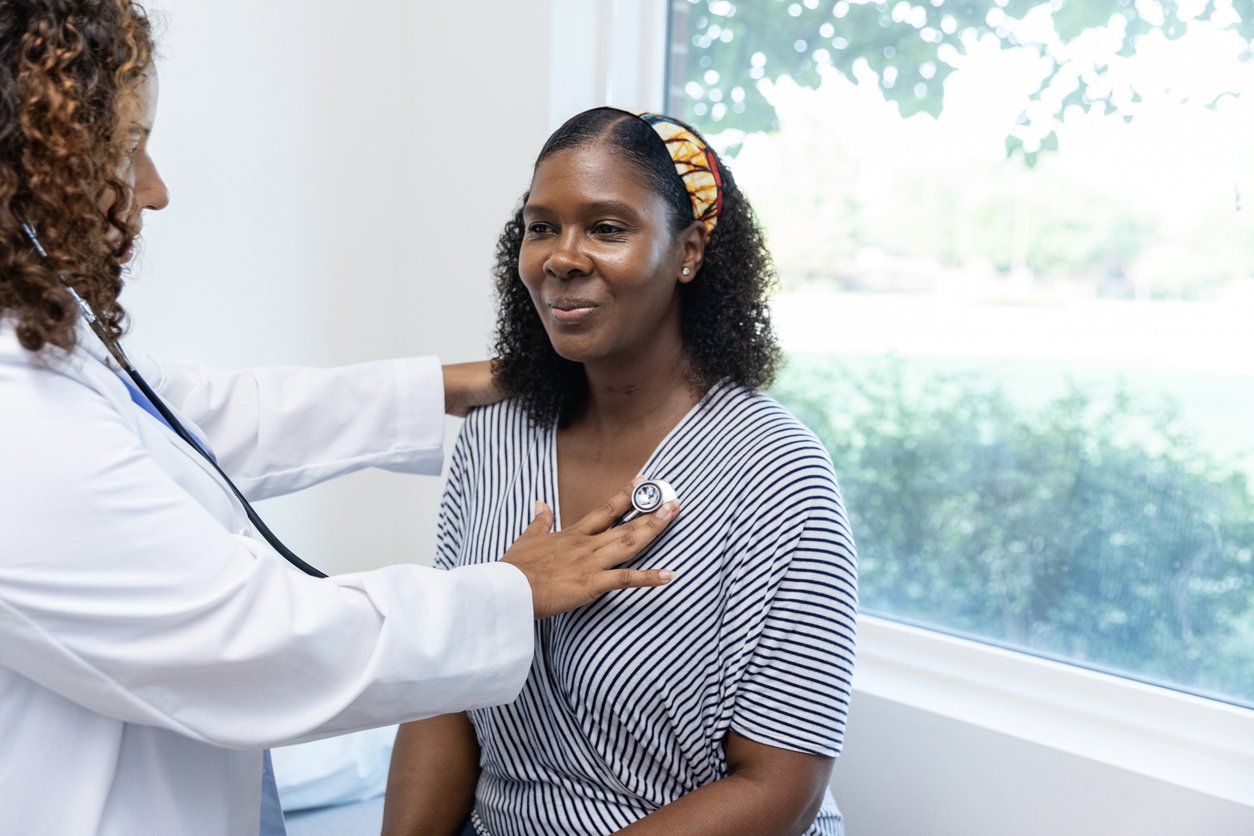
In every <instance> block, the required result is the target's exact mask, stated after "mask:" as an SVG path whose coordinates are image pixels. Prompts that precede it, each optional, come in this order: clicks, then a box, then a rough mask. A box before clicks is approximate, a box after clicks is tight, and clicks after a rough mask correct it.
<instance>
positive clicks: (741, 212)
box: [493, 107, 780, 425]
mask: <svg viewBox="0 0 1254 836" xmlns="http://www.w3.org/2000/svg"><path fill="white" fill-rule="evenodd" d="M667 118H670V117H667ZM673 121H676V122H678V120H673ZM680 124H683V123H680ZM685 127H687V126H686V125H685ZM689 130H692V129H691V128H689ZM693 133H694V134H695V133H697V132H696V131H695V130H693ZM698 136H699V134H698ZM595 144H604V145H606V146H608V147H609V148H611V149H612V150H613V151H614V152H616V153H618V154H620V155H621V157H622V160H623V163H624V164H625V165H631V166H634V167H635V169H636V170H637V171H638V172H639V173H640V174H641V175H642V176H643V178H644V182H646V183H648V184H649V185H650V186H651V187H652V189H653V190H654V192H655V193H657V194H658V195H660V196H661V197H662V198H663V199H664V200H665V201H666V204H667V206H668V207H669V210H670V211H669V214H670V216H671V224H672V231H674V232H676V233H678V232H681V231H682V230H684V229H686V228H687V227H688V226H689V225H690V224H691V223H692V222H693V210H692V202H691V199H690V198H689V196H688V191H687V189H686V187H685V186H684V183H683V181H682V180H680V178H679V175H678V174H676V172H675V164H674V162H673V161H672V159H671V156H670V153H669V152H668V151H667V149H666V145H665V144H664V143H663V141H662V139H661V137H659V136H658V135H657V133H656V132H655V131H654V129H653V128H652V127H651V126H650V125H649V124H648V123H647V122H645V121H644V120H643V119H641V118H639V117H638V116H636V115H634V114H631V113H627V112H626V111H622V110H618V109H616V108H609V107H601V108H595V109H593V110H588V111H585V112H583V113H580V114H578V115H577V116H574V117H572V118H571V119H570V120H568V121H567V122H566V123H565V124H564V125H562V126H561V127H560V128H558V129H557V131H556V132H554V134H553V135H552V136H550V137H549V139H548V142H546V143H545V145H544V148H543V149H541V151H540V156H539V157H538V158H537V159H536V165H537V166H538V165H539V164H540V163H541V162H543V161H544V160H545V159H547V158H548V157H549V156H551V155H552V154H554V153H556V152H558V151H562V150H565V149H568V148H581V147H587V146H590V145H595ZM716 158H717V155H716ZM716 162H717V165H718V168H719V174H720V175H721V177H722V182H723V205H722V211H721V212H720V214H719V220H718V224H717V226H716V227H715V228H714V233H713V234H712V235H711V236H710V239H709V241H708V242H707V243H706V246H705V258H704V260H703V261H702V264H701V267H700V269H699V270H698V271H697V275H696V277H695V278H694V280H693V281H691V282H689V283H687V284H682V285H680V286H679V298H680V332H681V335H682V338H683V344H684V349H685V352H686V355H687V360H688V363H689V371H690V374H691V375H692V378H693V380H692V383H693V386H694V388H695V389H697V390H698V391H700V392H702V393H704V392H705V391H706V390H708V389H709V387H710V386H712V385H714V384H715V383H717V382H719V381H722V380H730V381H732V382H734V383H738V384H740V385H742V386H746V387H748V388H751V389H760V388H763V387H765V386H767V385H769V384H770V382H771V381H772V380H773V379H774V376H775V371H776V367H777V366H778V364H779V358H780V352H779V346H778V344H777V343H776V340H775V334H774V331H773V330H772V328H771V320H770V311H769V309H768V307H767V295H768V293H769V291H770V290H771V289H772V288H773V287H774V285H775V283H776V276H775V268H774V265H773V263H772V260H771V255H770V252H769V251H768V250H767V248H766V243H765V239H764V236H763V234H762V230H761V228H760V227H759V226H758V222H757V219H756V217H755V216H754V213H753V208H752V207H751V206H750V205H749V201H748V200H747V199H746V198H745V196H744V193H743V192H741V191H740V189H739V188H738V187H737V186H736V182H735V180H734V179H733V178H732V175H731V172H730V171H728V169H727V167H726V166H725V165H724V164H723V161H722V160H721V159H716ZM526 202H527V196H526V195H523V198H522V202H521V203H520V204H519V207H518V209H517V210H516V211H515V212H514V216H513V218H511V219H510V220H509V222H508V223H506V225H505V229H504V231H503V232H502V233H501V236H500V238H499V239H498V241H497V245H496V265H495V268H494V269H493V275H494V276H495V278H496V293H497V301H498V307H497V324H496V338H495V344H494V351H495V354H496V358H497V359H496V360H495V362H494V370H495V371H496V376H497V380H498V381H499V382H500V384H501V385H502V386H503V387H504V388H505V390H506V391H507V392H508V393H509V394H510V395H512V396H513V397H515V398H517V399H519V400H520V401H521V402H522V404H523V406H524V407H525V408H526V410H527V412H528V414H529V416H530V418H531V421H532V423H533V424H537V425H549V424H552V423H553V422H555V421H557V422H559V423H565V421H566V420H568V419H569V417H570V414H571V411H572V410H573V409H575V408H577V407H579V406H580V405H582V404H583V403H584V401H585V399H586V397H587V379H586V377H585V376H584V371H583V365H582V364H580V363H575V362H572V361H570V360H566V359H564V358H563V357H561V356H560V355H558V353H557V352H556V351H555V350H554V349H553V346H552V344H551V343H550V342H549V338H548V334H547V333H546V332H545V330H544V324H543V323H542V322H541V320H540V317H539V314H538V313H537V312H536V309H535V305H534V304H533V302H532V301H531V295H530V293H528V291H527V288H526V287H525V286H524V285H523V283H522V280H521V279H520V278H519V275H518V257H519V253H520V251H521V249H522V242H523V236H524V233H525V225H524V224H523V215H522V206H523V204H525V203H526Z"/></svg>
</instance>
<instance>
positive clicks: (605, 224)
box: [592, 221, 627, 237]
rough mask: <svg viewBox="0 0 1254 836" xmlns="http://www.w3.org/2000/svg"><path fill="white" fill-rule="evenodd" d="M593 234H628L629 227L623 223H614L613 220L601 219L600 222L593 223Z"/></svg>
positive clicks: (606, 235)
mask: <svg viewBox="0 0 1254 836" xmlns="http://www.w3.org/2000/svg"><path fill="white" fill-rule="evenodd" d="M592 234H593V235H600V236H603V237H608V236H623V235H626V234H627V227H625V226H623V225H622V224H618V223H614V222H613V221H599V222H598V223H595V224H593V226H592Z"/></svg>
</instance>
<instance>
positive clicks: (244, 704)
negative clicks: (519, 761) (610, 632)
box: [0, 0, 677, 836]
mask: <svg viewBox="0 0 1254 836" xmlns="http://www.w3.org/2000/svg"><path fill="white" fill-rule="evenodd" d="M151 59H152V43H151V39H150V34H149V27H148V23H147V20H146V18H145V15H144V12H143V10H142V9H141V8H140V7H138V6H137V5H135V4H134V3H132V2H128V0H4V2H3V3H2V4H0V740H2V741H3V742H4V744H3V745H4V753H3V756H0V836H17V834H22V836H27V834H36V833H39V834H42V833H47V834H57V835H58V836H78V835H79V834H83V836H86V835H87V834H93V836H96V835H98V836H114V835H115V834H116V836H133V835H134V834H145V833H162V834H166V833H169V834H175V833H177V834H241V835H244V834H247V836H252V834H256V833H258V832H259V827H260V826H261V824H262V819H263V817H264V816H265V814H266V813H265V811H266V809H267V808H266V806H265V801H266V800H273V799H272V796H270V795H268V793H263V772H264V769H263V765H264V764H265V763H266V759H265V758H264V757H263V753H262V750H263V749H264V748H265V747H269V746H274V745H278V744H286V743H292V742H296V741H300V740H307V739H312V738H316V737H321V736H326V735H331V734H337V733H342V732H348V731H353V730H357V729H362V728H366V727H370V726H376V725H382V724H386V723H394V722H397V721H405V720H412V719H415V718H419V717H424V716H430V715H435V714H442V713H446V712H449V711H456V710H463V709H466V708H472V707H479V706H486V705H491V704H497V703H503V702H507V701H509V700H511V699H513V698H514V696H515V695H516V694H517V693H518V691H519V689H520V688H521V686H522V684H523V682H524V680H525V678H526V675H527V671H528V668H529V665H530V661H531V652H532V647H531V641H532V635H533V633H534V631H533V630H532V628H531V626H530V622H531V620H532V619H533V618H537V617H544V616H547V615H551V614H553V613H556V612H559V611H563V610H567V609H572V608H574V607H577V606H579V605H580V604H582V603H586V602H587V601H588V600H590V599H591V598H594V597H596V596H597V595H599V594H601V593H603V592H605V591H608V590H610V589H616V588H626V587H641V586H656V585H658V584H661V583H665V582H666V581H667V580H668V579H669V573H668V572H666V571H659V570H649V571H643V570H635V569H630V570H629V569H615V568H613V567H616V566H618V565H619V564H621V563H623V562H625V561H627V560H629V559H630V558H631V557H633V556H634V555H635V554H636V553H638V552H639V551H640V550H641V549H643V548H644V547H645V546H647V545H648V544H649V542H650V541H651V540H652V539H653V538H654V537H655V536H657V534H658V533H659V532H660V531H661V529H662V528H663V527H664V526H665V524H666V522H667V521H668V520H669V519H670V518H671V517H673V515H674V513H675V512H676V510H677V507H676V506H675V504H674V503H671V504H669V505H668V506H667V507H666V508H664V509H663V511H661V512H659V513H658V514H656V515H654V516H650V517H642V518H640V519H638V520H636V521H634V522H632V523H629V524H627V525H625V526H623V527H621V528H616V529H614V530H613V531H606V528H607V526H608V525H609V524H610V523H611V522H612V521H613V520H614V519H615V518H616V517H617V516H618V515H620V514H622V513H623V512H624V511H626V510H627V508H628V507H629V502H628V499H627V491H626V486H624V488H625V489H624V491H623V492H622V493H620V494H619V495H618V496H615V497H613V498H612V499H610V500H609V501H607V502H605V503H604V504H603V505H602V506H601V507H600V508H598V509H597V510H596V511H594V512H592V513H591V514H589V516H588V517H586V518H584V519H583V520H581V521H579V522H578V523H576V524H575V525H574V526H572V527H570V528H569V529H568V530H565V531H563V532H561V533H552V532H551V531H550V530H549V529H550V527H551V524H552V516H551V512H550V511H549V510H548V509H547V508H544V507H542V506H541V507H540V508H538V513H537V515H536V518H535V520H534V522H533V523H532V524H531V526H530V527H529V528H528V529H527V531H526V532H525V533H524V534H523V536H522V537H520V538H519V540H518V541H517V542H515V543H514V544H512V545H510V544H508V543H501V544H499V548H500V549H501V550H502V552H503V553H504V556H503V558H502V560H501V562H499V563H495V564H490V565H485V566H479V567H472V568H465V569H457V570H454V571H450V572H437V571H434V570H431V569H427V568H423V567H417V566H393V567H389V568H385V569H380V570H377V571H373V572H363V573H359V574H355V575H346V576H340V577H337V578H332V579H320V578H316V577H311V576H309V575H306V574H303V573H301V572H300V571H297V570H296V569H294V568H292V567H291V566H290V565H289V564H288V563H287V562H285V561H284V560H283V559H282V558H281V557H279V556H278V555H277V554H276V553H275V551H274V550H272V549H271V548H270V547H269V546H268V545H266V543H264V542H262V540H261V539H259V537H258V536H257V526H256V524H255V523H253V522H250V521H249V518H248V516H247V515H246V512H245V510H244V505H243V503H242V502H241V501H240V500H239V499H237V497H236V496H235V495H234V494H233V493H232V491H231V489H230V488H229V487H228V485H227V483H226V482H225V481H224V479H223V477H222V476H221V475H220V474H219V472H218V471H217V470H216V469H215V466H214V464H213V463H211V461H210V460H209V457H207V456H206V455H202V453H201V452H199V451H197V450H196V449H194V448H193V446H192V444H191V443H188V442H187V441H185V440H184V439H181V438H180V437H178V436H177V435H176V434H175V432H174V431H173V426H174V424H177V423H182V424H183V425H185V426H186V430H187V432H188V433H189V434H190V436H191V437H192V438H193V442H194V443H196V444H199V445H201V446H203V447H205V448H207V452H209V453H211V455H213V456H216V461H217V463H218V465H220V466H221V468H222V471H224V472H225V473H226V474H229V475H230V476H231V477H232V478H234V479H235V480H236V481H237V483H238V486H239V488H240V490H241V491H242V493H243V494H244V495H246V496H247V497H248V498H249V499H260V498H263V497H268V496H275V495H278V494H283V493H287V492H290V491H294V490H298V489H300V488H303V487H306V486H308V485H311V484H314V483H316V482H318V481H321V480H324V479H328V478H330V477H333V476H337V475H339V474H342V473H347V472H349V471H352V470H356V469H359V468H363V467H368V466H374V467H382V468H386V469H390V470H396V471H402V472H410V473H438V471H439V466H440V461H441V447H440V445H441V430H442V419H441V415H440V412H441V407H447V408H448V409H449V410H450V411H452V412H458V413H464V411H465V410H466V409H468V408H469V407H471V406H473V405H475V404H477V403H482V402H486V401H489V400H491V399H493V398H494V397H495V390H494V388H493V386H492V384H491V380H490V376H489V374H488V372H487V369H486V365H469V366H454V367H445V368H443V369H441V367H440V366H439V365H438V364H437V363H436V361H434V360H421V359H413V360H397V361H391V362H383V363H370V364H365V365H361V366H356V367H353V368H350V369H338V370H325V371H315V370H298V369H282V370H260V371H253V372H248V373H242V374H219V373H213V372H210V371H207V370H205V369H203V368H200V367H196V366H180V365H171V364H164V363H160V362H157V361H155V360H152V359H150V358H141V357H134V358H132V359H133V360H134V365H135V366H136V367H137V368H138V371H139V372H140V373H141V374H142V376H143V377H144V378H146V379H147V381H148V383H150V384H151V385H152V388H154V389H155V390H157V392H158V393H159V395H160V400H164V401H165V402H166V403H167V404H168V406H169V409H170V411H171V415H170V416H169V417H170V418H173V419H174V420H173V422H171V421H170V420H169V419H168V418H166V417H163V416H161V415H160V412H159V407H158V405H157V404H154V403H153V402H152V400H151V399H150V398H148V397H146V396H145V395H144V393H143V392H142V391H141V387H140V385H139V384H138V383H137V382H135V381H132V380H130V379H129V378H128V377H125V376H124V375H121V374H119V373H118V371H117V369H116V367H115V366H113V365H111V358H110V354H109V352H108V350H107V349H106V348H105V345H104V343H103V342H102V341H101V340H100V339H99V338H98V337H97V335H95V334H93V333H92V332H91V331H90V330H88V329H87V328H85V327H83V324H82V320H81V318H80V312H79V308H78V307H77V306H76V304H75V301H74V299H73V297H72V295H71V294H70V292H69V291H68V290H67V288H66V285H68V286H69V287H71V288H72V289H73V290H74V291H75V292H76V293H77V294H78V295H79V296H80V297H82V299H83V300H85V302H86V303H87V304H88V305H89V306H90V307H91V308H92V309H93V310H94V312H95V314H96V315H97V316H98V317H99V322H100V326H101V329H102V330H103V332H104V334H105V337H107V338H108V339H109V340H116V338H117V336H118V335H119V334H120V333H121V323H122V321H123V310H122V308H121V307H120V306H119V305H118V301H117V297H118V294H119V292H120V290H121V287H122V282H121V278H120V276H121V265H122V262H124V261H126V259H127V258H128V257H129V255H130V252H131V247H132V244H133V242H134V239H135V236H136V235H137V234H138V232H139V228H140V225H141V221H142V212H143V210H145V209H148V210H157V209H161V208H162V207H164V206H165V205H166V202H167V200H168V197H167V194H166V189H165V185H164V183H162V181H161V178H160V177H159V176H158V174H157V171H156V168H155V167H154V164H153V161H152V160H151V159H150V158H149V156H148V152H147V141H148V136H149V134H150V133H151V131H152V129H153V118H154V115H155V105H156V98H157V78H156V75H155V73H154V71H153V68H152V65H151ZM24 224H29V231H30V232H31V233H33V234H34V235H35V236H37V240H38V242H39V247H36V246H35V244H34V243H33V239H32V237H31V236H30V235H28V233H27V230H26V229H24ZM61 277H64V279H63V278H61ZM442 387H443V391H442V392H441V389H442ZM275 826H276V827H278V828H281V821H280V822H277V823H276V824H275ZM266 832H270V831H269V830H267V831H266Z"/></svg>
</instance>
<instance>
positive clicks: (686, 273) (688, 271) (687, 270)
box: [684, 267, 692, 276]
mask: <svg viewBox="0 0 1254 836" xmlns="http://www.w3.org/2000/svg"><path fill="white" fill-rule="evenodd" d="M691 272H692V271H691V270H689V269H688V268H687V267H685V268H684V275H685V276H686V275H688V274H689V273H691Z"/></svg>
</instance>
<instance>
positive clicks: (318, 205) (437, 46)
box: [123, 0, 550, 572]
mask: <svg viewBox="0 0 1254 836" xmlns="http://www.w3.org/2000/svg"><path fill="white" fill-rule="evenodd" d="M151 9H152V11H153V12H154V16H155V17H156V18H157V21H158V28H159V30H161V34H160V43H161V53H162V56H163V57H162V58H161V60H160V62H159V74H160V79H161V102H160V106H159V111H158V120H157V125H156V133H155V134H154V137H153V140H152V149H153V154H154V157H155V158H156V160H157V163H158V165H159V166H160V168H161V171H162V173H163V175H164V176H165V178H166V180H167V182H168V184H169V187H170V192H171V196H172V202H171V205H170V207H169V208H168V209H167V210H165V211H164V212H161V213H150V217H149V219H148V221H147V225H146V230H145V236H144V237H145V245H144V248H143V251H142V252H141V255H140V257H139V259H138V261H137V264H136V268H135V273H136V274H135V275H134V277H133V278H132V280H131V283H130V285H129V286H128V288H127V290H126V292H125V294H124V297H123V300H124V303H125V304H126V305H127V306H128V308H129V310H130V311H131V314H132V317H133V321H134V328H133V331H132V335H131V337H130V338H129V340H128V343H129V344H130V345H132V346H134V347H136V348H143V349H148V350H152V351H155V352H159V353H161V354H163V355H165V356H168V357H172V358H178V359H193V360H197V361H200V362H204V363H207V364H211V365H216V366H222V367H243V366H249V365H261V364H276V363H283V364H286V363H292V364H311V365H331V364H340V363H350V362H355V361H360V360H366V359H373V358H379V357H387V356H395V355H406V354H428V353H438V354H440V355H441V356H442V357H443V358H444V359H446V360H449V361H457V360H467V359H476V358H480V357H483V356H486V351H487V345H488V341H489V335H490V330H491V324H492V303H491V289H490V277H489V275H488V270H489V267H490V263H491V257H492V250H493V245H494V243H495V240H496V235H497V233H498V232H499V230H500V227H501V225H502V224H503V222H504V221H505V219H506V218H507V217H508V216H509V214H510V212H511V211H512V209H513V205H514V202H515V201H516V199H517V198H518V196H519V195H520V194H521V193H522V191H523V190H524V189H525V188H526V185H527V182H528V179H529V175H530V166H531V163H532V161H533V159H534V156H535V154H536V153H537V152H538V150H539V148H540V145H541V144H542V143H543V140H544V138H545V136H547V134H548V130H549V111H548V91H549V60H550V59H549V55H550V49H549V38H550V35H549V32H550V15H549V11H550V4H549V3H548V2H528V3H511V2H496V3H488V4H484V3H415V2H412V1H411V0H357V2H354V3H351V4H349V3H343V2H338V0H215V2H213V3H205V2H201V1H200V0H154V2H153V3H152V4H151ZM450 443H451V437H450ZM438 497H439V480H437V479H422V478H414V477H402V476H396V475H393V474H384V473H378V472H367V473H363V474H358V475H354V476H351V477H348V478H346V479H342V480H340V481H339V482H337V483H331V484H328V485H324V486H319V487H317V488H315V489H313V490H311V491H308V492H306V493H305V494H303V495H301V496H298V497H292V498H287V499H282V500H274V501H271V502H267V503H263V504H262V505H261V506H260V508H259V510H260V511H261V513H262V514H263V516H264V517H265V518H266V519H267V520H268V521H269V522H270V523H271V526H272V528H274V529H275V530H276V532H277V533H278V534H279V536H280V537H282V538H283V539H284V540H285V541H286V542H287V543H288V544H289V545H290V546H292V548H294V549H295V550H296V551H297V552H298V553H300V554H301V555H302V556H303V557H305V558H306V559H307V560H309V561H311V562H313V563H314V564H316V565H318V566H320V567H322V568H324V569H326V570H328V571H332V572H338V571H348V570H352V569H358V568H366V567H370V566H376V565H382V564H384V563H390V562H396V561H402V560H418V561H424V562H425V561H427V560H428V559H429V555H430V552H431V546H432V543H433V529H434V520H435V510H436V504H437V502H438Z"/></svg>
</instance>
